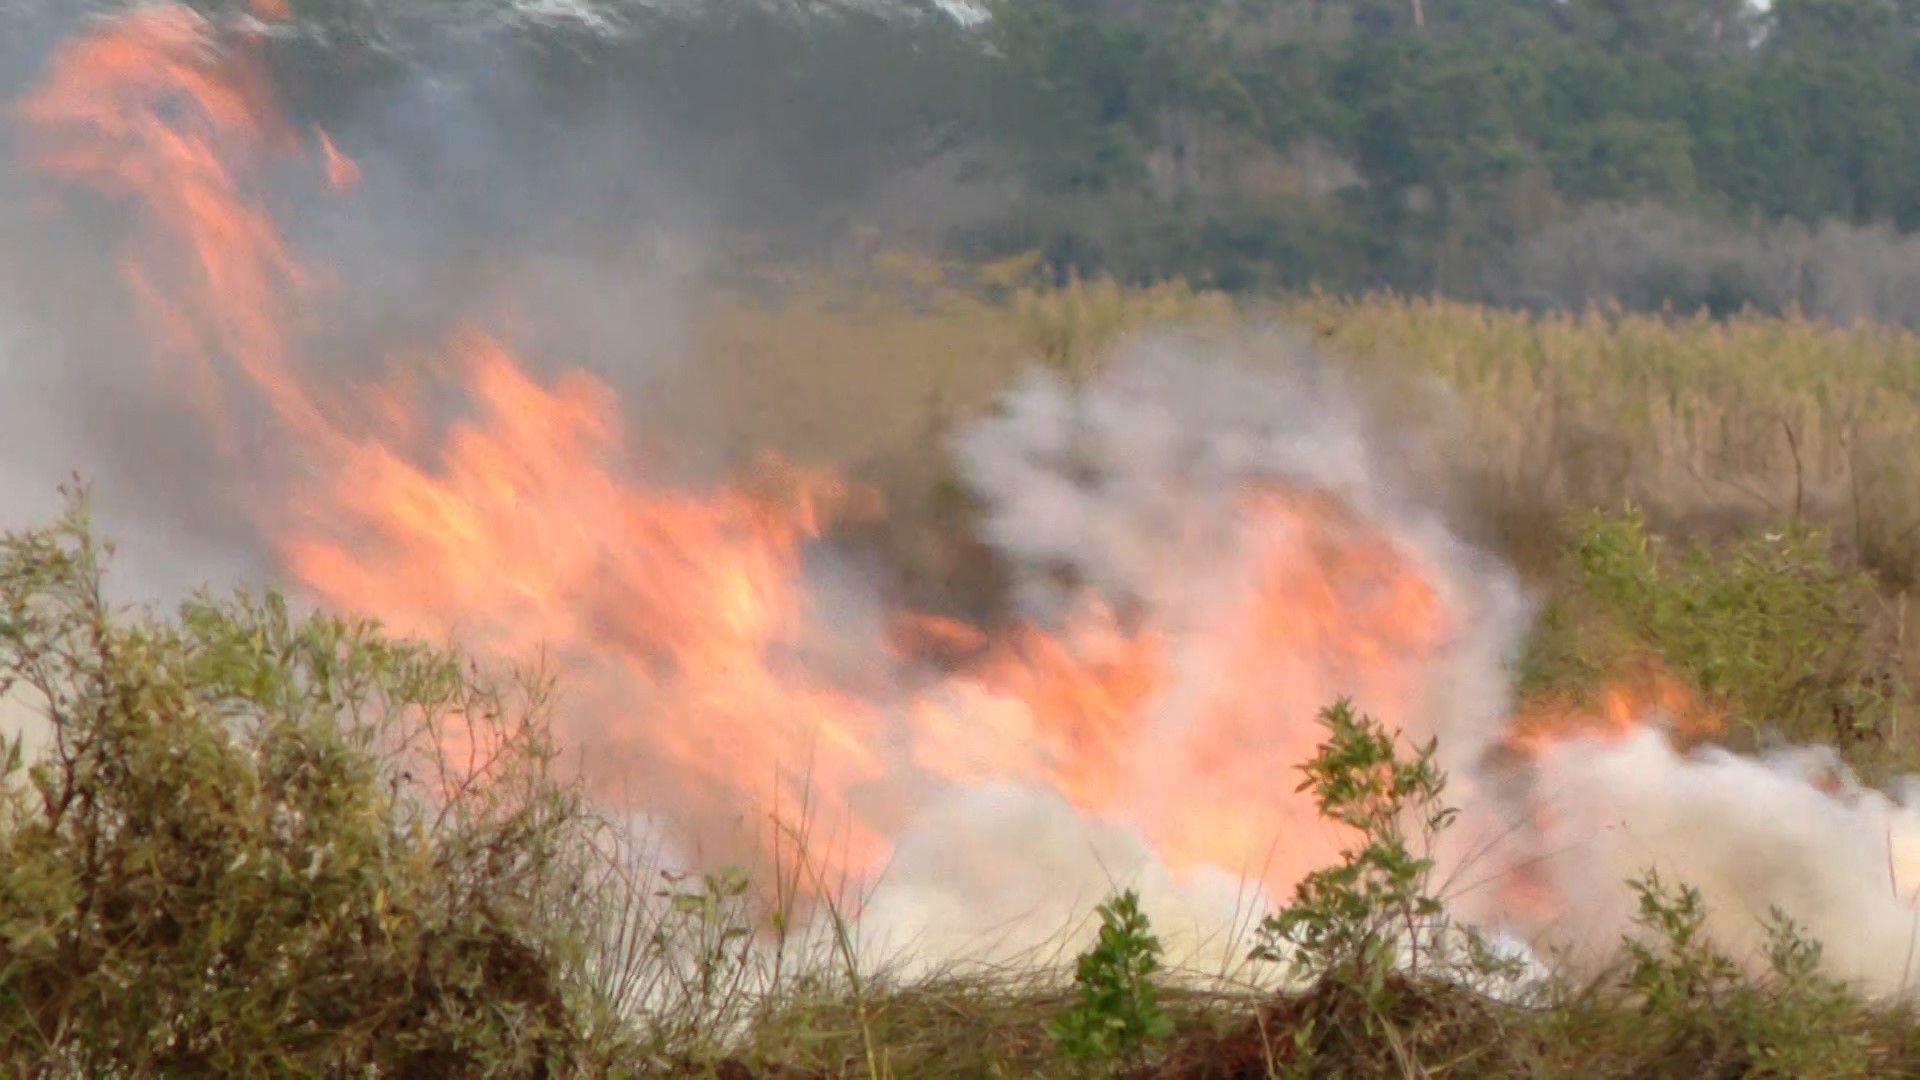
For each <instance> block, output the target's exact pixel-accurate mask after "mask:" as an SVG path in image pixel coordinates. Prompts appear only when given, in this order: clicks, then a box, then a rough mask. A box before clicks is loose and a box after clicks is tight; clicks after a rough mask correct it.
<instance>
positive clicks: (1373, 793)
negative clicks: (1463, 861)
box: [1259, 700, 1454, 1001]
mask: <svg viewBox="0 0 1920 1080" xmlns="http://www.w3.org/2000/svg"><path fill="white" fill-rule="evenodd" d="M1320 722H1321V723H1322V724H1324V725H1326V727H1327V729H1328V737H1327V741H1326V742H1324V743H1322V744H1321V746H1320V750H1319V753H1318V754H1316V755H1315V756H1314V758H1313V760H1311V761H1309V762H1307V763H1306V764H1305V765H1303V766H1301V771H1302V772H1304V773H1305V774H1306V779H1305V780H1304V781H1302V783H1301V785H1300V789H1299V790H1301V791H1305V790H1308V789H1309V788H1311V789H1312V790H1313V792H1314V795H1315V799H1316V801H1317V802H1318V804H1319V807H1320V813H1321V816H1323V817H1325V818H1327V819H1328V820H1330V821H1336V822H1339V823H1340V824H1342V825H1345V826H1347V827H1348V828H1350V829H1352V830H1354V832H1355V833H1356V834H1357V835H1356V838H1355V846H1353V847H1349V848H1347V849H1346V850H1345V851H1344V852H1342V858H1341V862H1340V863H1339V864H1338V865H1336V866H1332V867H1328V868H1326V869H1323V870H1317V871H1315V872H1313V873H1311V874H1308V875H1307V876H1306V877H1305V878H1304V879H1302V880H1301V882H1300V884H1299V885H1298V886H1297V887H1296V888H1295V890H1294V901H1293V904H1292V905H1291V906H1289V907H1287V908H1286V909H1284V910H1282V911H1279V912H1277V913H1275V914H1273V915H1270V916H1268V917H1267V918H1266V919H1265V920H1264V921H1263V922H1262V923H1261V934H1262V937H1263V939H1264V940H1263V942H1262V945H1261V947H1260V949H1259V955H1260V956H1262V957H1264V958H1269V959H1278V958H1281V957H1282V956H1287V957H1289V958H1290V961H1291V963H1292V964H1293V965H1294V967H1295V969H1296V971H1298V972H1300V973H1301V974H1305V975H1310V976H1318V977H1326V978H1332V979H1336V980H1339V981H1341V982H1346V983H1349V984H1352V985H1354V986H1357V987H1361V988H1363V989H1364V990H1365V992H1366V995H1367V997H1368V999H1369V1000H1370V1001H1371V1000H1374V999H1375V998H1377V997H1378V996H1379V995H1380V994H1381V993H1382V989H1383V987H1384V985H1385V981H1386V978H1387V976H1388V974H1389V973H1391V972H1393V971H1394V970H1395V969H1396V968H1398V967H1399V966H1400V960H1401V958H1402V957H1401V950H1402V949H1406V950H1410V954H1409V955H1408V956H1407V958H1406V959H1407V960H1408V963H1409V965H1410V966H1411V967H1412V968H1413V969H1414V970H1416V971H1417V970H1418V968H1419V964H1420V955H1419V954H1420V950H1421V947H1422V945H1423V944H1424V943H1426V942H1427V940H1428V937H1429V933H1430V929H1431V927H1432V926H1433V924H1434V923H1435V922H1436V921H1437V920H1438V919H1439V918H1440V915H1441V904H1440V901H1439V900H1438V899H1436V898H1435V897H1433V896H1430V895H1428V893H1427V878H1428V876H1429V874H1430V873H1431V872H1432V870H1433V860H1432V859H1430V858H1427V857H1425V856H1419V855H1415V854H1414V853H1413V850H1412V849H1411V848H1410V847H1409V846H1408V838H1407V834H1406V825H1407V822H1408V820H1409V818H1410V817H1411V818H1415V819H1417V822H1418V824H1419V825H1420V826H1421V827H1422V828H1423V829H1424V830H1425V832H1426V834H1427V836H1428V837H1429V838H1430V837H1431V836H1432V835H1433V834H1435V833H1437V832H1438V831H1439V830H1441V829H1444V828H1445V827H1446V826H1447V825H1448V823H1449V822H1451V821H1452V819H1453V816H1454V811H1452V810H1451V809H1448V808H1445V807H1443V806H1441V805H1440V802H1439V798H1440V793H1441V790H1442V788H1443V787H1444V785H1445V781H1444V779H1443V777H1442V775H1441V773H1440V770H1439V768H1438V767H1437V766H1435V765H1434V764H1433V754H1434V750H1435V748H1436V744H1434V743H1428V744H1427V745H1426V746H1425V747H1423V748H1421V749H1420V750H1419V752H1418V753H1417V755H1416V756H1415V758H1414V760H1413V761H1411V762H1403V761H1401V760H1400V759H1399V758H1398V757H1397V756H1396V754H1395V752H1394V745H1393V744H1394V739H1393V736H1392V735H1390V734H1388V733H1387V731H1386V730H1385V729H1384V728H1382V727H1381V726H1380V724H1379V723H1378V721H1375V720H1374V719H1373V718H1371V717H1366V716H1356V715H1355V713H1354V711H1353V707H1352V705H1351V703H1349V702H1347V701H1344V700H1342V701H1340V702H1338V703H1336V704H1334V705H1332V706H1330V707H1328V708H1326V709H1324V710H1322V711H1321V713H1320Z"/></svg>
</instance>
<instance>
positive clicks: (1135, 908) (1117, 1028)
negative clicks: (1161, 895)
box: [1047, 889, 1173, 1064]
mask: <svg viewBox="0 0 1920 1080" xmlns="http://www.w3.org/2000/svg"><path fill="white" fill-rule="evenodd" d="M1159 968H1160V939H1159V938H1157V937H1155V936H1154V934H1153V929H1152V927H1151V926H1150V925H1149V924H1148V922H1147V917H1146V915H1145V914H1144V913H1142V912H1141V910H1140V898H1139V896H1137V895H1136V894H1135V893H1134V892H1133V890H1131V889H1129V890H1127V891H1125V892H1122V893H1120V894H1119V895H1118V896H1115V897H1114V898H1112V899H1111V900H1108V901H1107V902H1106V903H1104V904H1101V905H1100V936H1099V938H1098V939H1097V940H1095V941H1094V943H1093V945H1092V947H1091V948H1089V949H1088V950H1087V951H1086V952H1084V953H1081V954H1080V958H1079V962H1078V964H1077V965H1076V969H1075V972H1074V985H1075V987H1076V988H1077V989H1078V991H1079V996H1078V998H1077V1000H1076V1001H1075V1002H1074V1004H1073V1006H1072V1007H1071V1008H1069V1009H1067V1010H1066V1011H1065V1012H1063V1013H1061V1014H1060V1015H1059V1016H1057V1017H1055V1018H1054V1019H1053V1020H1052V1021H1051V1022H1050V1023H1048V1024H1047V1033H1048V1034H1049V1035H1051V1036H1052V1037H1053V1038H1054V1040H1055V1041H1056V1042H1057V1043H1058V1044H1059V1047H1060V1052H1061V1053H1062V1054H1064V1055H1066V1056H1067V1057H1068V1058H1070V1059H1072V1060H1075V1061H1080V1062H1084V1063H1088V1064H1105V1063H1111V1062H1118V1061H1124V1060H1128V1059H1133V1058H1138V1057H1139V1055H1140V1054H1141V1053H1142V1052H1143V1051H1144V1049H1145V1048H1146V1046H1147V1045H1149V1044H1151V1043H1154V1042H1158V1041H1159V1040H1161V1039H1164V1038H1166V1037H1167V1036H1169V1035H1171V1034H1173V1021H1172V1020H1170V1019H1169V1018H1168V1017H1167V1015H1166V1013H1164V1012H1162V1011H1161V1009H1160V1005H1159V1002H1158V1000H1157V997H1158V995H1157V994H1156V992H1155V989H1154V984H1153V973H1154V972H1155V971H1157V970H1159Z"/></svg>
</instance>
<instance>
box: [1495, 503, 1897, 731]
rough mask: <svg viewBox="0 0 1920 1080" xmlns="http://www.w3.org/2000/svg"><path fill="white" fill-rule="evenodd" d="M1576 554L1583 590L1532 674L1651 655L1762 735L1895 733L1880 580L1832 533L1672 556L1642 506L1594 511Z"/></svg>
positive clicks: (1582, 673) (1536, 645)
mask: <svg viewBox="0 0 1920 1080" xmlns="http://www.w3.org/2000/svg"><path fill="white" fill-rule="evenodd" d="M1568 559H1569V564H1570V566H1569V569H1570V573H1569V574H1568V580H1569V582H1570V586H1571V593H1570V594H1568V595H1563V596H1562V597H1560V598H1559V599H1558V601H1557V602H1556V604H1555V606H1554V607H1553V608H1551V609H1550V610H1549V611H1548V613H1547V616H1546V618H1545V619H1544V620H1543V622H1542V633H1541V634H1539V635H1537V636H1536V638H1535V640H1534V642H1533V643H1532V644H1531V646H1530V652H1529V654H1528V655H1527V656H1526V657H1525V658H1524V659H1523V661H1522V676H1523V682H1524V683H1528V684H1531V685H1533V686H1540V685H1543V684H1548V683H1555V682H1563V681H1567V680H1581V679H1586V680H1590V679H1592V678H1593V677H1595V676H1597V675H1598V674H1600V673H1602V672H1606V671H1611V670H1618V669H1619V668H1620V666H1621V664H1622V661H1623V660H1626V659H1630V658H1631V655H1632V654H1634V653H1646V654H1651V655H1652V656H1654V657H1656V658H1657V659H1658V660H1659V661H1661V662H1662V663H1664V664H1665V665H1666V666H1667V667H1668V668H1669V669H1671V670H1672V671H1673V672H1674V673H1675V674H1677V675H1679V676H1681V677H1683V678H1685V679H1686V680H1687V681H1688V682H1689V683H1690V684H1691V685H1693V686H1694V687H1696V688H1698V689H1699V690H1700V691H1702V692H1703V693H1705V694H1706V695H1708V696H1709V698H1711V699H1712V700H1713V701H1714V702H1716V703H1718V704H1719V705H1721V706H1723V707H1724V708H1725V710H1726V711H1727V712H1729V713H1730V714H1732V715H1733V716H1736V717H1739V718H1740V720H1741V722H1742V723H1744V724H1746V725H1748V726H1749V727H1750V728H1751V729H1753V730H1754V731H1758V730H1759V729H1761V728H1762V727H1763V726H1764V727H1770V728H1773V729H1776V730H1777V732H1778V733H1780V734H1784V735H1786V736H1788V737H1790V738H1792V739H1795V740H1799V741H1806V740H1817V741H1821V742H1828V743H1833V744H1835V745H1838V746H1840V747H1842V748H1843V749H1844V748H1852V747H1857V746H1862V745H1876V746H1877V745H1879V744H1880V743H1881V742H1882V740H1883V739H1884V737H1885V736H1886V734H1887V729H1888V726H1889V722H1890V720H1891V718H1892V715H1893V709H1894V707H1895V705H1896V703H1897V702H1898V700H1899V699H1900V696H1901V695H1902V694H1903V693H1904V685H1903V682H1902V679H1901V672H1900V665H1899V658H1898V656H1897V653H1896V651H1895V650H1894V649H1893V647H1892V644H1893V643H1892V642H1891V641H1890V640H1889V638H1888V635H1887V633H1886V632H1885V629H1884V628H1883V627H1882V625H1881V624H1880V623H1879V621H1878V612H1877V607H1876V605H1877V598H1876V595H1875V592H1874V587H1873V583H1872V581H1871V579H1870V578H1869V577H1868V576H1867V575H1865V574H1863V573H1860V572H1857V571H1851V570H1847V569H1844V568H1842V567H1840V566H1839V565H1838V564H1837V563H1836V562H1835V561H1834V558H1833V554H1832V548H1831V545H1830V543H1829V541H1828V540H1827V538H1826V536H1825V535H1824V534H1822V533H1820V532H1818V531H1815V530H1811V529H1807V528H1804V527H1801V526H1798V525H1791V524H1790V525H1787V526H1783V527H1782V528H1780V529H1779V530H1778V531H1777V532H1756V533H1754V534H1752V535H1750V536H1748V537H1746V538H1745V539H1742V540H1740V541H1738V542H1736V543H1734V544H1732V545H1730V546H1726V547H1724V548H1716V547H1713V546H1709V545H1707V544H1704V543H1699V542H1695V543H1693V544H1691V545H1689V546H1688V547H1686V548H1685V549H1684V550H1683V551H1682V552H1680V553H1679V554H1677V555H1668V554H1667V553H1666V552H1664V551H1662V550H1661V541H1660V539H1659V538H1657V537H1654V536H1651V535H1650V534H1649V532H1648V529H1647V525H1646V521H1645V519H1644V518H1643V517H1642V515H1641V514H1640V513H1639V512H1638V511H1637V510H1636V509H1634V508H1633V507H1631V506H1629V507H1628V508H1627V511H1626V512H1625V513H1624V514H1621V515H1603V514H1593V515H1590V516H1589V517H1588V518H1587V519H1586V520H1585V521H1584V522H1583V523H1582V525H1581V526H1580V528H1579V530H1578V534H1577V536H1576V537H1575V539H1574V541H1573V542H1572V544H1571V545H1570V547H1569V550H1568ZM1582 606H1585V607H1586V608H1589V609H1593V610H1591V611H1590V612H1589V614H1590V615H1591V617H1588V618H1584V619H1583V618H1581V617H1580V615H1579V614H1578V613H1577V612H1578V609H1580V608H1581V607H1582Z"/></svg>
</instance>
